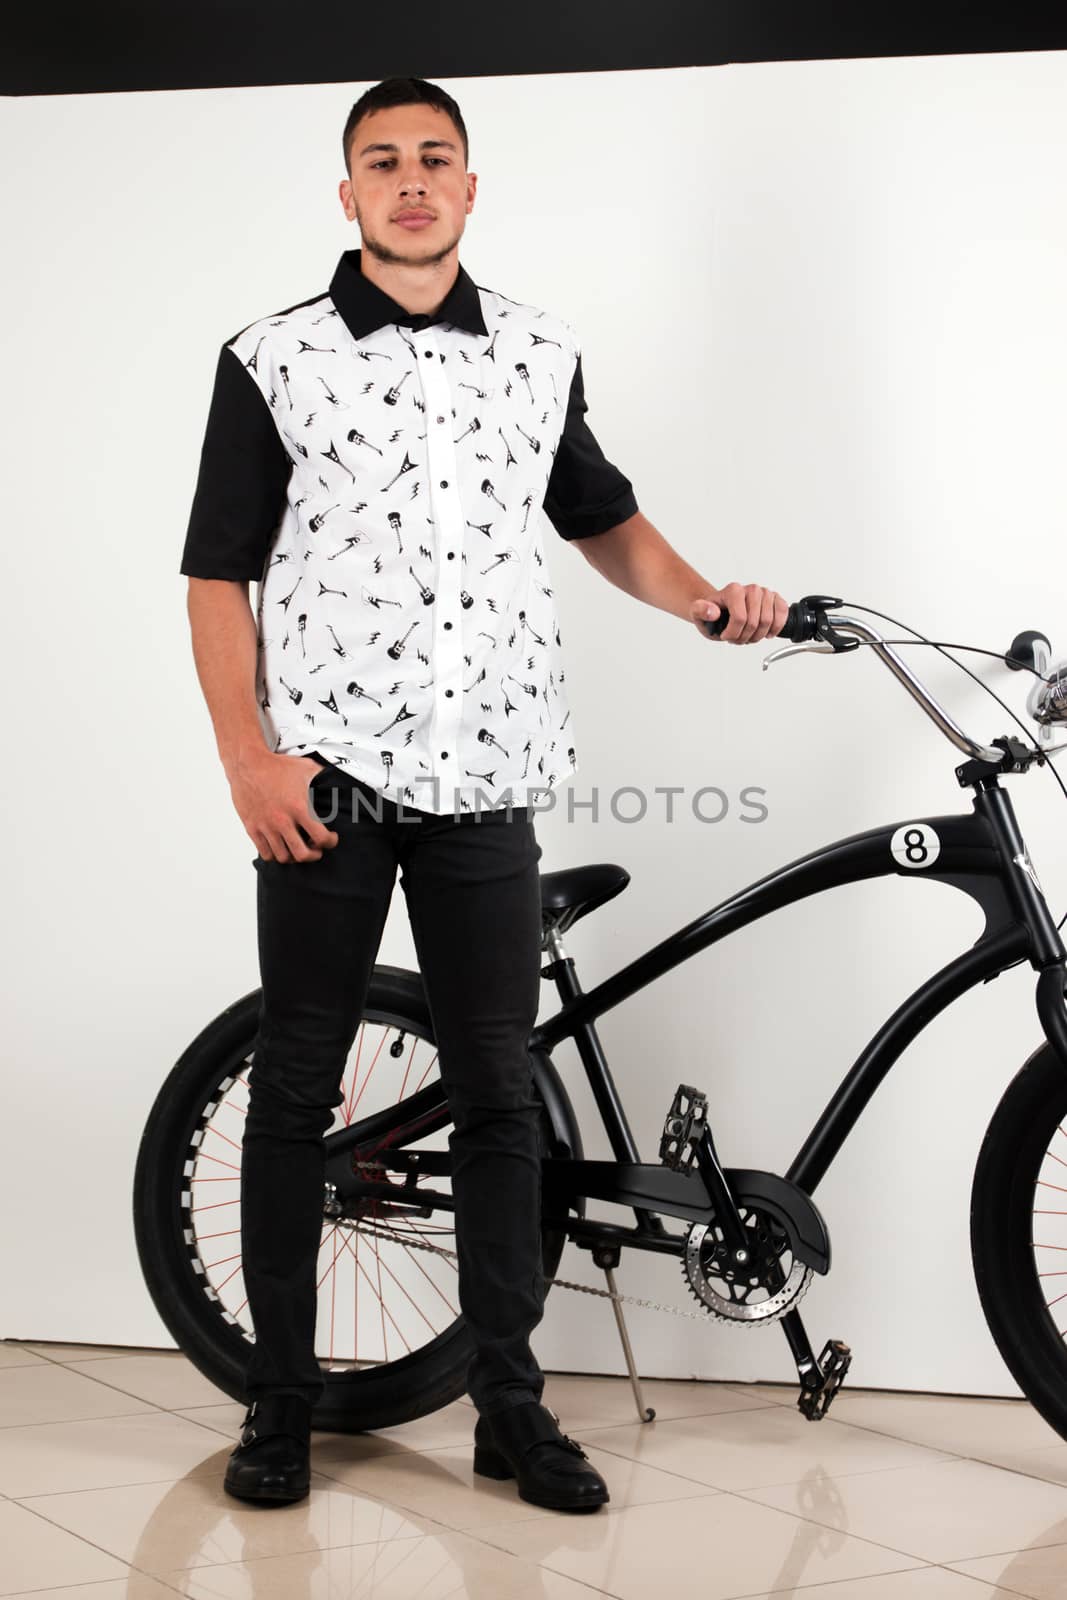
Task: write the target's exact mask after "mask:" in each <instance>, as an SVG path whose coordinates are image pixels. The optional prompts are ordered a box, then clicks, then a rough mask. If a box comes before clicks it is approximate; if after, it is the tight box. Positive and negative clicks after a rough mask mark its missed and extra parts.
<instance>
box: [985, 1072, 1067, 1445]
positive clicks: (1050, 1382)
mask: <svg viewBox="0 0 1067 1600" xmlns="http://www.w3.org/2000/svg"><path fill="white" fill-rule="evenodd" d="M1064 1123H1067V1066H1065V1065H1064V1063H1063V1062H1062V1061H1061V1060H1060V1058H1059V1056H1057V1054H1056V1053H1055V1051H1054V1050H1053V1049H1052V1047H1051V1045H1049V1044H1047V1043H1046V1044H1043V1045H1041V1047H1040V1048H1039V1049H1037V1050H1035V1051H1034V1053H1033V1055H1032V1056H1031V1057H1030V1058H1029V1060H1028V1061H1027V1062H1026V1063H1025V1064H1024V1065H1023V1066H1022V1067H1020V1069H1019V1071H1018V1072H1017V1073H1016V1075H1015V1077H1014V1078H1013V1079H1012V1081H1011V1082H1010V1083H1009V1085H1008V1087H1007V1089H1006V1090H1005V1091H1004V1094H1003V1095H1002V1097H1001V1099H1000V1102H999V1104H998V1106H997V1109H996V1111H995V1112H994V1114H993V1117H992V1120H991V1121H990V1124H989V1127H988V1129H987V1130H986V1134H985V1138H984V1139H983V1141H982V1146H981V1149H980V1150H979V1152H978V1159H977V1162H976V1163H975V1170H974V1181H973V1184H972V1188H971V1254H972V1257H973V1260H974V1274H975V1281H976V1282H977V1285H978V1294H979V1297H980V1299H981V1302H982V1310H983V1312H984V1313H985V1318H986V1321H987V1322H988V1324H989V1330H990V1332H991V1333H992V1335H993V1339H994V1341H995V1342H996V1346H997V1349H998V1350H999V1351H1000V1353H1001V1355H1002V1356H1003V1358H1004V1362H1005V1364H1006V1366H1007V1368H1008V1371H1009V1372H1010V1373H1011V1375H1012V1377H1013V1378H1014V1379H1015V1381H1016V1383H1017V1384H1018V1385H1019V1388H1020V1389H1021V1390H1022V1391H1023V1394H1024V1395H1025V1396H1026V1398H1027V1399H1028V1400H1029V1401H1030V1402H1031V1404H1032V1405H1033V1406H1034V1407H1035V1409H1036V1410H1037V1411H1039V1412H1040V1413H1041V1415H1042V1416H1043V1417H1044V1419H1045V1421H1046V1422H1047V1423H1048V1424H1049V1425H1050V1426H1051V1427H1053V1428H1055V1430H1056V1432H1057V1433H1058V1434H1060V1435H1061V1436H1062V1437H1063V1438H1065V1439H1067V1348H1065V1344H1067V1340H1065V1338H1064V1330H1067V1128H1065V1127H1064V1126H1063V1125H1064ZM1057 1190H1059V1191H1060V1192H1059V1193H1057Z"/></svg>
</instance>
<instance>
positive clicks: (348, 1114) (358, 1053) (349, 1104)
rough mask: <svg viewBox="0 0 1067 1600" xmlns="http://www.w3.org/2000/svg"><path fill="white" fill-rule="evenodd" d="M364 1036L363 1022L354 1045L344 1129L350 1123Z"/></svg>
mask: <svg viewBox="0 0 1067 1600" xmlns="http://www.w3.org/2000/svg"><path fill="white" fill-rule="evenodd" d="M366 1035H367V1024H366V1023H365V1022H361V1023H360V1025H359V1042H358V1043H357V1045H356V1060H355V1065H354V1066H353V1068H352V1088H351V1089H350V1091H349V1097H348V1099H347V1100H346V1101H345V1126H346V1127H347V1125H348V1124H349V1123H350V1122H351V1121H352V1095H354V1094H355V1092H356V1084H357V1083H358V1082H359V1063H360V1061H361V1060H362V1057H363V1040H364V1039H365V1038H366Z"/></svg>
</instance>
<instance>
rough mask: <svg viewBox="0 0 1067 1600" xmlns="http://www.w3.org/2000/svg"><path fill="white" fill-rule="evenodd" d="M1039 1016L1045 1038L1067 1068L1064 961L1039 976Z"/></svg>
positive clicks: (1046, 969) (1066, 1011) (1066, 995)
mask: <svg viewBox="0 0 1067 1600" xmlns="http://www.w3.org/2000/svg"><path fill="white" fill-rule="evenodd" d="M1037 1015H1038V1018H1039V1020H1040V1022H1041V1026H1042V1027H1043V1028H1044V1030H1045V1038H1046V1039H1047V1040H1048V1042H1049V1044H1050V1045H1051V1046H1052V1048H1053V1050H1055V1052H1056V1054H1057V1055H1058V1056H1059V1058H1060V1061H1061V1062H1062V1063H1063V1065H1064V1067H1065V1068H1067V973H1065V970H1064V964H1063V962H1062V961H1060V962H1057V963H1056V964H1055V965H1054V966H1051V967H1043V968H1042V969H1041V971H1040V972H1039V973H1038V975H1037Z"/></svg>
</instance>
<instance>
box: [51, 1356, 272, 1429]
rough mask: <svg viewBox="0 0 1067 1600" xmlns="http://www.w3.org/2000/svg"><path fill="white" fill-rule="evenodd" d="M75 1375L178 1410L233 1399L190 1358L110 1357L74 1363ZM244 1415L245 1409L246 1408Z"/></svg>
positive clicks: (72, 1368) (71, 1369)
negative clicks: (198, 1368)
mask: <svg viewBox="0 0 1067 1600" xmlns="http://www.w3.org/2000/svg"><path fill="white" fill-rule="evenodd" d="M69 1370H70V1371H71V1372H82V1373H84V1374H85V1375H86V1376H87V1377H92V1378H97V1379H99V1381H100V1382H101V1383H110V1384H113V1385H114V1386H115V1388H116V1389H122V1390H124V1391H125V1392H126V1393H127V1394H132V1395H135V1396H136V1397H137V1398H138V1399H139V1400H147V1401H150V1402H151V1404H152V1405H155V1406H163V1407H164V1408H165V1409H166V1410H167V1411H176V1410H177V1409H178V1407H179V1406H208V1405H212V1404H215V1403H218V1402H221V1401H223V1400H231V1399H232V1397H231V1396H230V1395H228V1394H227V1393H226V1392H225V1390H223V1389H220V1388H218V1386H217V1385H216V1384H214V1383H211V1382H210V1381H209V1380H208V1379H207V1378H205V1377H204V1375H203V1373H201V1372H199V1371H198V1370H197V1368H196V1367H194V1366H193V1363H192V1362H191V1361H190V1360H189V1359H188V1358H187V1357H186V1356H182V1355H179V1356H171V1355H169V1354H168V1353H167V1352H166V1351H163V1352H162V1353H159V1354H156V1355H124V1356H107V1357H105V1358H103V1359H101V1360H98V1361H72V1362H70V1363H69ZM241 1414H242V1416H243V1415H244V1410H243V1408H242V1412H241Z"/></svg>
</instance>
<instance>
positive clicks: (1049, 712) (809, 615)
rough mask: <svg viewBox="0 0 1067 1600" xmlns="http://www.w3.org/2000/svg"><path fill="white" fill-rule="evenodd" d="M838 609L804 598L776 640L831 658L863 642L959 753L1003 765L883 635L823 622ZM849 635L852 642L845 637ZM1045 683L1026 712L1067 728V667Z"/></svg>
mask: <svg viewBox="0 0 1067 1600" xmlns="http://www.w3.org/2000/svg"><path fill="white" fill-rule="evenodd" d="M716 603H717V604H718V603H719V602H716ZM841 604H842V602H841V601H840V600H835V599H833V598H831V597H830V596H829V595H810V594H809V595H805V597H804V598H803V599H802V600H797V601H794V603H793V604H792V605H791V606H790V607H789V611H788V614H787V616H786V620H785V622H784V624H783V626H782V627H781V629H780V630H779V632H778V633H777V634H776V635H775V637H776V638H779V639H789V640H791V641H792V642H793V643H796V644H803V643H805V642H806V641H808V640H820V641H821V642H822V645H823V647H824V648H825V649H830V650H833V651H834V652H835V653H838V652H841V651H844V650H852V649H855V648H856V645H857V644H858V642H859V641H860V640H863V641H864V642H866V643H867V644H869V645H870V646H871V647H872V649H873V650H874V652H875V654H876V655H877V656H878V657H879V658H880V659H881V660H882V661H883V662H884V664H885V665H886V666H887V667H888V668H889V670H890V671H891V672H892V673H893V674H894V676H895V677H897V678H899V680H900V682H901V683H902V684H903V685H904V687H905V688H906V689H907V691H908V693H909V694H910V695H911V696H912V698H913V699H914V700H917V701H918V703H919V705H921V706H922V708H923V710H924V711H925V712H926V714H927V716H928V717H929V718H930V719H931V721H933V722H934V723H936V725H937V726H938V727H939V728H940V730H941V732H942V733H943V734H944V735H945V737H946V738H947V739H949V740H950V741H951V742H952V743H953V744H954V745H955V746H956V748H957V749H958V750H962V751H963V752H964V754H965V755H969V756H972V757H974V758H975V759H977V760H980V761H989V762H994V763H997V762H1000V761H1002V760H1003V756H1004V752H1003V750H1001V749H997V748H994V747H993V746H991V745H984V744H979V743H978V742H977V741H976V740H974V739H971V738H969V737H968V735H967V734H965V733H964V732H963V729H962V728H960V727H959V726H958V725H957V724H956V723H955V722H954V721H953V719H952V717H950V716H949V714H948V712H947V711H946V710H945V709H944V707H943V706H941V705H940V704H939V703H938V701H937V700H935V699H934V697H933V695H932V694H931V693H930V692H929V690H928V689H927V688H926V687H925V686H924V685H923V684H922V683H920V681H919V679H918V678H917V677H916V676H915V674H914V673H913V672H912V671H911V669H910V668H909V667H908V666H906V665H905V663H904V662H903V661H902V660H901V658H900V656H898V655H897V653H896V651H895V650H894V649H893V648H892V646H891V645H889V644H887V643H886V641H885V640H884V639H883V638H882V636H881V634H880V633H878V632H877V630H876V629H875V628H873V627H872V626H871V625H870V624H869V623H868V622H866V621H862V620H860V619H859V618H857V617H847V616H836V617H834V618H832V619H831V618H829V617H827V615H826V612H827V610H828V609H829V608H832V607H834V606H839V605H841ZM729 621H730V611H729V607H727V606H721V605H720V611H719V615H718V616H717V617H716V618H715V619H714V621H710V620H709V619H707V618H703V619H702V620H701V624H700V625H701V627H702V628H703V629H704V631H705V633H707V634H708V635H709V636H710V637H711V638H713V639H715V638H718V637H719V636H720V635H721V633H722V632H723V630H724V628H725V627H726V626H727V624H728V623H729ZM849 635H851V637H848V636H849ZM1020 637H1021V636H1020ZM1028 637H1036V638H1041V640H1042V643H1046V642H1047V641H1045V640H1044V638H1043V636H1042V635H1035V636H1028ZM917 642H918V641H917ZM794 653H800V654H807V653H808V652H806V651H801V652H794V651H784V652H782V654H789V655H792V654H794ZM774 659H775V657H774V656H771V657H768V658H767V660H766V661H765V662H764V665H765V666H768V665H769V664H770V662H771V661H772V660H774ZM1016 664H1018V663H1015V662H1013V661H1012V660H1010V659H1009V660H1008V665H1009V666H1010V665H1016ZM1044 677H1045V675H1044V674H1042V678H1040V679H1038V680H1036V681H1035V685H1034V691H1033V693H1032V694H1031V697H1030V700H1029V701H1028V703H1027V710H1028V711H1029V713H1030V715H1031V716H1032V717H1034V718H1035V720H1036V721H1038V722H1040V723H1043V724H1045V725H1046V726H1047V725H1048V724H1049V723H1051V722H1067V662H1065V663H1061V664H1060V666H1058V667H1057V668H1056V669H1055V670H1054V672H1053V673H1052V674H1051V676H1050V677H1049V679H1048V680H1047V681H1043V679H1044Z"/></svg>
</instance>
